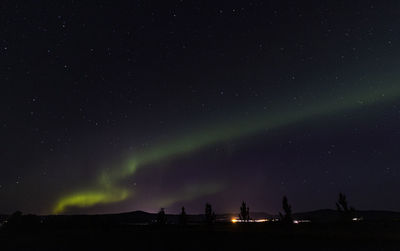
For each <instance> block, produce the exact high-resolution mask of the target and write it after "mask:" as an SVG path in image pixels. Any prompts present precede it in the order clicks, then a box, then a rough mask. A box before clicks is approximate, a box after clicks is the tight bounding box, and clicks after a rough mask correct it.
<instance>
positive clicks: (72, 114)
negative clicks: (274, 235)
mask: <svg viewBox="0 0 400 251" xmlns="http://www.w3.org/2000/svg"><path fill="white" fill-rule="evenodd" d="M399 13H400V2H399V1H395V0H394V1H367V0H359V1H347V0H346V1H250V0H248V1H232V0H230V1H200V0H196V1H189V0H181V1H146V0H143V1H133V0H132V1H104V2H103V1H53V0H48V1H11V0H10V1H1V3H0V83H1V92H0V93H1V94H0V95H1V96H0V97H1V106H0V115H1V116H0V142H1V145H0V212H1V213H12V212H14V211H16V210H21V211H22V212H24V213H36V214H50V213H57V214H61V213H67V214H73V213H91V214H92V213H114V212H124V211H133V210H145V211H149V212H156V211H158V210H159V208H160V207H164V208H166V212H167V213H177V212H179V210H180V208H181V207H182V206H185V208H186V211H187V213H189V214H190V213H202V212H203V211H204V205H205V203H206V202H209V203H211V204H212V205H213V208H214V210H215V212H216V213H225V212H238V211H239V207H240V203H241V202H242V200H245V201H246V202H247V204H248V206H249V207H250V211H253V212H254V211H258V212H260V211H263V212H269V213H277V212H278V211H279V210H281V209H280V208H281V199H282V196H284V195H287V197H288V199H289V202H290V204H292V207H293V210H294V211H295V212H299V211H306V210H315V209H321V208H335V201H336V200H337V196H338V194H339V192H342V193H345V194H346V195H347V198H348V201H349V204H350V205H351V206H353V207H355V208H356V209H384V210H400V197H399V196H398V192H399V191H400V166H399V165H400V146H399V142H400V71H399V63H400V15H399Z"/></svg>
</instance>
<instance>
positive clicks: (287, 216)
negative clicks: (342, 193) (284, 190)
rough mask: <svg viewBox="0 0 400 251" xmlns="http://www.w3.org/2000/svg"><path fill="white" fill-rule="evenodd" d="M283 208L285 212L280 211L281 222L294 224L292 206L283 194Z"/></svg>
mask: <svg viewBox="0 0 400 251" xmlns="http://www.w3.org/2000/svg"><path fill="white" fill-rule="evenodd" d="M282 208H283V212H284V214H282V213H279V217H280V219H281V222H282V223H284V224H293V217H292V206H291V205H289V202H288V199H287V197H286V196H283V199H282Z"/></svg>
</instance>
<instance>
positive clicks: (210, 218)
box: [205, 203, 215, 225]
mask: <svg viewBox="0 0 400 251" xmlns="http://www.w3.org/2000/svg"><path fill="white" fill-rule="evenodd" d="M205 218H206V219H205V220H206V223H207V224H209V225H210V224H213V223H214V222H215V213H214V212H213V211H212V207H211V204H209V203H206V209H205Z"/></svg>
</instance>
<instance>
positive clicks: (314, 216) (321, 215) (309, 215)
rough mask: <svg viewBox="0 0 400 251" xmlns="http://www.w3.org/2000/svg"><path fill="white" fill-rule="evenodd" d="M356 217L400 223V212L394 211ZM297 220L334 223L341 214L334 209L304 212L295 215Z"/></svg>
mask: <svg viewBox="0 0 400 251" xmlns="http://www.w3.org/2000/svg"><path fill="white" fill-rule="evenodd" d="M355 216H356V217H357V218H362V219H363V220H364V221H393V220H395V221H398V220H400V212H392V211H378V210H368V211H356V212H355ZM293 218H294V219H296V220H311V221H312V222H319V223H324V222H334V221H337V220H339V218H340V213H339V212H338V211H336V210H332V209H321V210H316V211H311V212H302V213H295V214H293Z"/></svg>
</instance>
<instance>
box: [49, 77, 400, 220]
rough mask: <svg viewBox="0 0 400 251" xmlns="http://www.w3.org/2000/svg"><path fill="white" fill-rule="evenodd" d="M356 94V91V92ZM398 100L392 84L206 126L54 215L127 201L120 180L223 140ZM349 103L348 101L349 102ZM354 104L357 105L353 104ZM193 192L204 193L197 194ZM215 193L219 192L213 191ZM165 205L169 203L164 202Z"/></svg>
mask: <svg viewBox="0 0 400 251" xmlns="http://www.w3.org/2000/svg"><path fill="white" fill-rule="evenodd" d="M357 91H358V90H357ZM399 97H400V86H396V85H395V84H392V85H390V86H389V87H382V86H380V87H379V88H376V87H375V88H374V87H373V88H371V89H370V90H369V91H368V92H365V91H364V92H363V91H360V93H359V94H358V95H357V94H353V95H352V96H341V97H340V98H336V99H334V100H332V101H329V100H327V101H324V102H323V103H321V104H313V105H308V106H306V107H302V108H300V109H299V110H294V111H290V110H289V111H286V112H284V111H280V112H279V115H278V113H277V112H276V113H275V115H271V116H269V115H263V116H260V115H258V116H255V117H250V118H248V119H246V120H238V121H235V120H234V121H231V122H230V123H225V124H222V125H216V126H208V127H206V129H205V130H202V131H195V132H193V133H190V134H188V135H185V136H182V135H177V136H176V137H175V138H176V140H175V141H172V142H168V143H164V144H161V145H159V146H156V147H154V149H150V150H148V151H146V152H143V153H140V154H138V155H137V156H134V157H132V158H131V160H129V161H127V164H126V166H124V167H122V168H116V170H110V171H109V173H102V174H101V175H100V178H99V180H98V184H97V187H98V188H95V189H94V190H88V191H85V190H84V191H79V192H77V193H76V194H72V195H68V196H66V197H63V198H61V199H60V200H59V202H58V203H57V205H56V207H55V209H54V211H53V212H54V213H56V214H57V213H62V212H63V211H64V210H65V209H66V208H67V207H74V206H75V207H90V206H93V205H96V204H98V203H112V202H118V201H121V200H125V199H127V198H128V197H129V195H130V192H129V190H128V189H124V188H119V187H117V182H118V181H119V180H121V179H124V178H126V177H129V176H131V175H134V174H135V171H136V170H137V169H138V168H141V167H142V166H145V165H151V164H153V163H158V162H161V161H163V160H165V159H167V158H171V157H174V156H179V155H182V154H186V153H189V152H192V151H196V150H199V149H201V148H203V147H207V146H210V145H213V144H217V143H220V142H223V141H226V140H235V139H238V138H241V137H246V136H248V135H251V134H256V133H257V132H260V131H262V130H265V129H266V128H268V129H275V128H279V127H282V126H286V125H288V124H292V123H296V122H301V121H302V120H305V119H308V118H314V117H316V116H321V115H325V116H326V115H329V114H330V113H334V112H342V111H343V110H344V111H346V110H356V109H357V108H358V107H359V106H361V105H362V106H371V105H376V104H379V103H383V102H390V101H393V100H396V99H398V98H399ZM349 100H350V101H349ZM355 100H357V101H355ZM272 114H274V113H272ZM195 191H203V192H200V194H197V193H196V192H195ZM212 191H213V192H217V191H218V189H215V190H212ZM208 192H209V189H207V186H204V187H199V188H197V189H195V190H194V191H193V192H192V193H189V194H188V196H187V197H185V198H182V200H183V199H191V198H195V197H197V196H199V195H202V194H203V193H205V194H207V193H208ZM166 201H168V199H167V200H166ZM166 201H164V202H163V203H162V204H163V205H165V206H169V205H170V204H172V203H168V202H166Z"/></svg>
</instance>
